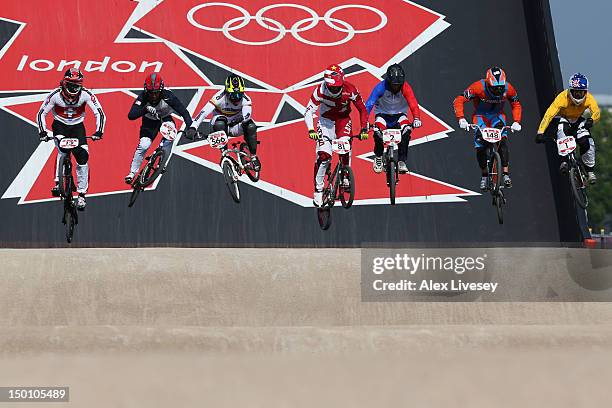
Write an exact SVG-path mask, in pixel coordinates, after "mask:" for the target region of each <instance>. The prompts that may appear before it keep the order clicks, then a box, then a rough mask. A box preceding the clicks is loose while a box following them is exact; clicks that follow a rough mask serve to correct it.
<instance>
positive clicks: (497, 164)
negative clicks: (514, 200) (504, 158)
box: [489, 152, 502, 194]
mask: <svg viewBox="0 0 612 408" xmlns="http://www.w3.org/2000/svg"><path fill="white" fill-rule="evenodd" d="M501 181H502V165H501V157H500V156H499V153H497V152H493V154H492V155H491V165H490V167H489V182H490V189H491V193H492V194H497V192H498V191H499V189H500V188H501Z"/></svg>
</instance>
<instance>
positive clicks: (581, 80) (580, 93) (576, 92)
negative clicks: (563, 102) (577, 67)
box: [568, 73, 589, 105]
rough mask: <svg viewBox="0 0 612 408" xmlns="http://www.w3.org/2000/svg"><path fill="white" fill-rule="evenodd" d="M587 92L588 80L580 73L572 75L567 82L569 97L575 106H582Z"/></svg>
mask: <svg viewBox="0 0 612 408" xmlns="http://www.w3.org/2000/svg"><path fill="white" fill-rule="evenodd" d="M588 90H589V80H588V78H587V77H586V76H584V75H582V74H581V73H576V74H574V75H572V77H571V78H570V80H569V90H568V92H569V96H570V99H571V100H572V102H574V103H575V104H576V105H582V104H583V103H584V101H585V99H586V96H587V91H588Z"/></svg>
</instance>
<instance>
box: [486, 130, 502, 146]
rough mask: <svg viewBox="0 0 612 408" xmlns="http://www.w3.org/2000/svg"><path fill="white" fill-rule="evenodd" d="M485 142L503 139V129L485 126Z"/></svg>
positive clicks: (495, 141)
mask: <svg viewBox="0 0 612 408" xmlns="http://www.w3.org/2000/svg"><path fill="white" fill-rule="evenodd" d="M481 132H482V138H483V140H484V141H485V142H489V143H497V142H499V141H500V140H502V131H501V130H500V129H495V128H484V129H482V130H481Z"/></svg>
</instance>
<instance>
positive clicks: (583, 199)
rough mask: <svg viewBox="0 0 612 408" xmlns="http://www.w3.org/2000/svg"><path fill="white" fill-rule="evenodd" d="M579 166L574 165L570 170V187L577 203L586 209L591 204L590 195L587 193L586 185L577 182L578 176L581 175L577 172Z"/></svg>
mask: <svg viewBox="0 0 612 408" xmlns="http://www.w3.org/2000/svg"><path fill="white" fill-rule="evenodd" d="M577 170H578V168H577V167H576V166H572V167H571V168H570V170H569V174H568V175H569V179H570V187H571V189H572V194H573V195H574V199H575V200H576V204H578V206H579V207H580V208H582V209H584V210H586V208H587V207H588V206H589V197H588V196H587V193H586V188H585V187H580V186H578V184H577V182H578V181H577V180H576V177H577V176H579V174H578V173H577Z"/></svg>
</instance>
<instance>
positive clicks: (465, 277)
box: [361, 248, 612, 302]
mask: <svg viewBox="0 0 612 408" xmlns="http://www.w3.org/2000/svg"><path fill="white" fill-rule="evenodd" d="M361 278H362V279H361V295H362V300H363V301H436V302H439V301H463V302H465V301H514V302H520V301H531V302H533V301H555V302H559V301H582V302H584V301H611V300H612V251H610V250H587V249H576V248H436V249H422V248H421V249H380V248H364V249H362V254H361Z"/></svg>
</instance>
